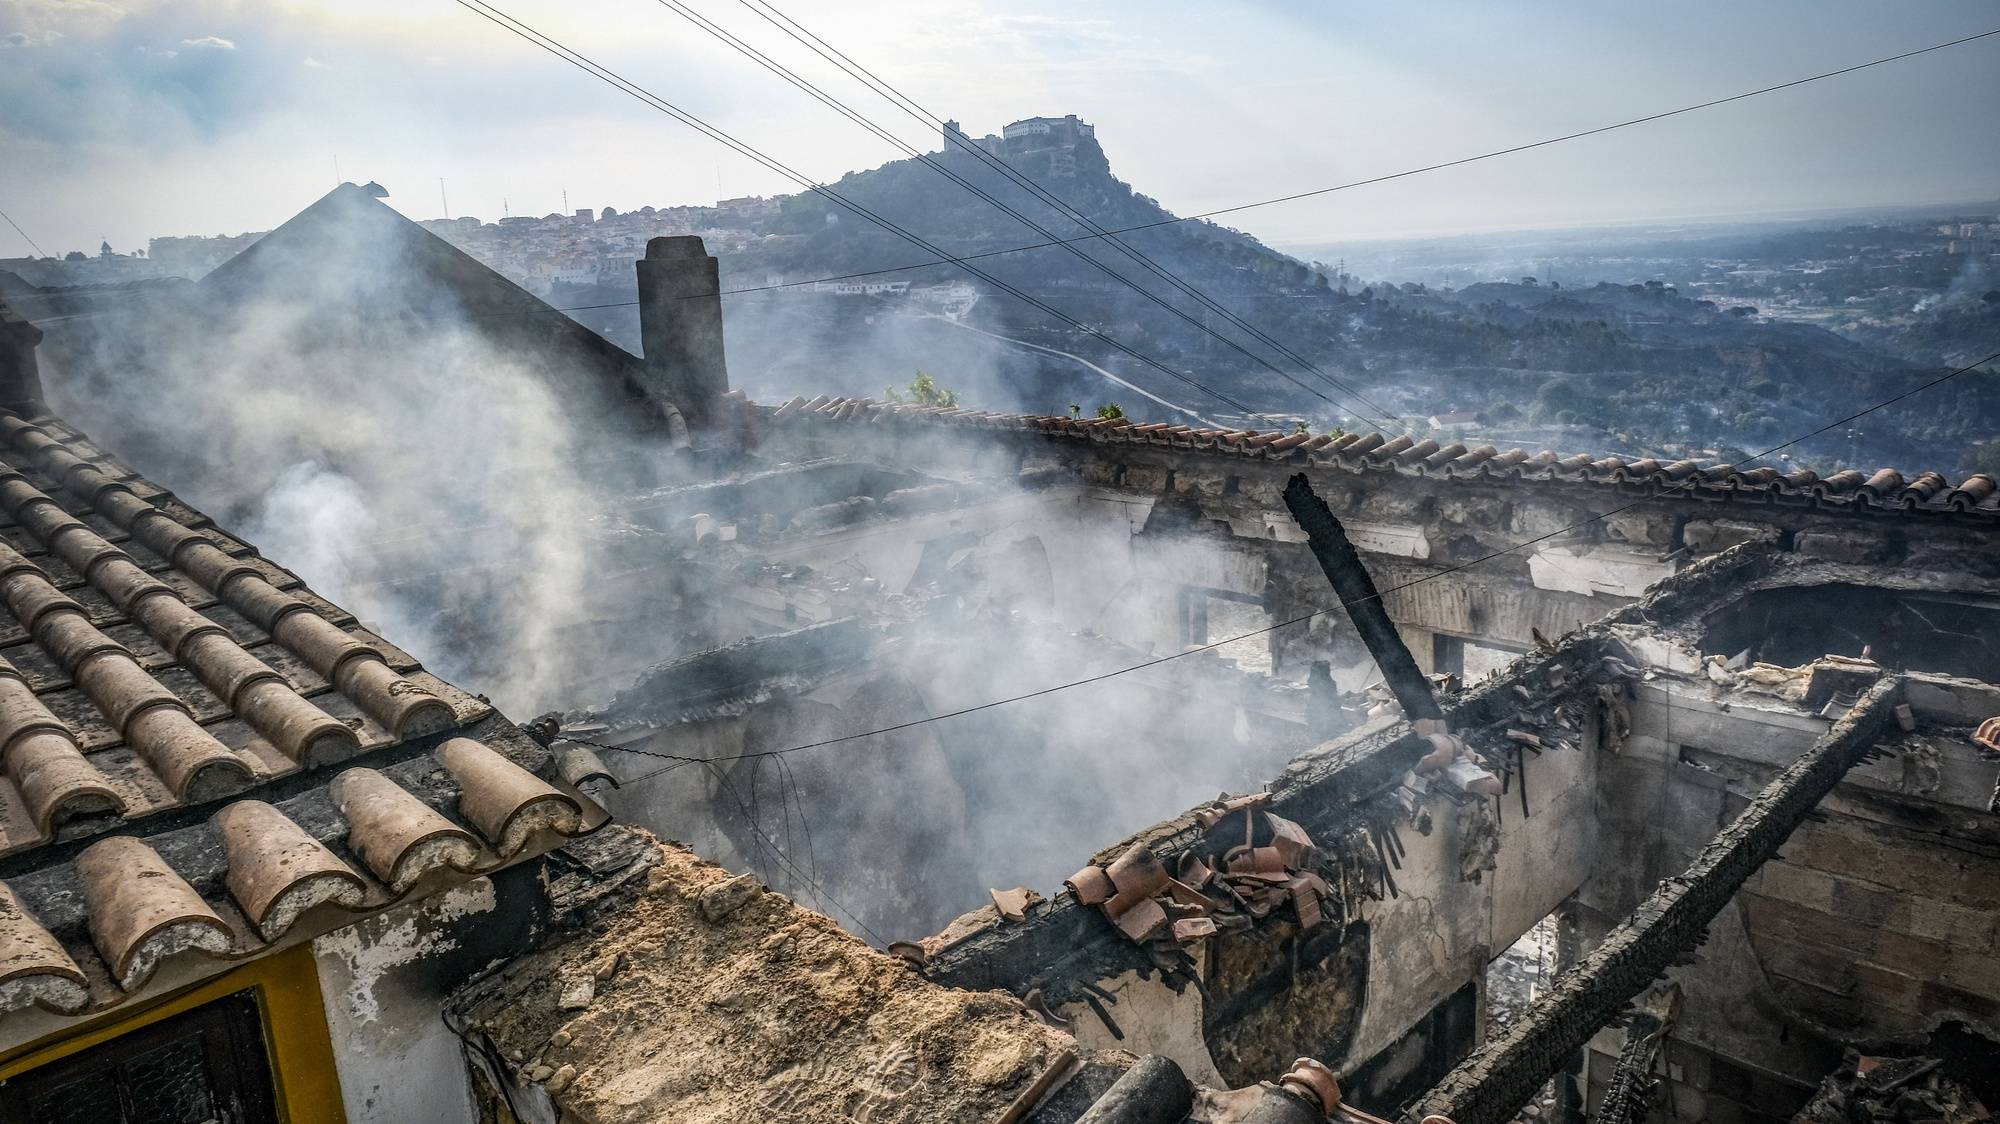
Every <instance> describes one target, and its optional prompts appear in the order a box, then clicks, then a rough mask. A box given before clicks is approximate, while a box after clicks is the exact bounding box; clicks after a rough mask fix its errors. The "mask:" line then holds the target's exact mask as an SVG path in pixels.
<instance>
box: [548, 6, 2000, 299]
mask: <svg viewBox="0 0 2000 1124" xmlns="http://www.w3.org/2000/svg"><path fill="white" fill-rule="evenodd" d="M1996 35H2000V28H1995V29H1993V30H1992V31H1982V32H1980V33H1979V34H1977V35H1967V36H1964V37H1962V38H1958V39H1952V40H1948V41H1946V42H1943V43H1936V44H1933V45H1931V46H1928V47H1920V48H1918V49H1916V50H1914V51H1904V52H1902V53H1901V54H1895V55H1885V56H1883V57H1882V58H1879V59H1870V60H1869V61H1867V62H1863V63H1856V64H1855V65H1853V66H1844V67H1841V68H1840V69H1838V70H1829V71H1825V72H1824V73H1820V74H1814V75H1810V76H1808V77H1805V78H1794V79H1792V80H1791V81H1789V82H1780V83H1778V84H1777V85H1774V86H1763V87H1759V88H1758V89H1755V90H1745V91H1744V92H1742V93H1740V94H1731V95H1729V96H1728V97H1721V98H1712V99H1710V100H1708V101H1704V102H1698V103H1696V104H1694V105H1684V106H1681V107H1680V108H1678V109H1669V110H1664V111H1662V112H1659V113H1649V114H1647V115H1645V116H1644V117H1632V118H1628V119H1626V120H1623V121H1617V122H1613V123H1612V124H1609V125H1599V126H1596V127H1594V128H1589V129H1581V130H1578V131H1577V132H1573V133H1564V134H1562V135H1561V136H1554V137H1545V138H1543V139H1542V140H1538V141H1530V142H1528V143H1526V144H1517V145H1512V146H1509V147H1507V148H1496V149H1494V150H1492V151H1491V152H1481V153H1478V154H1476V155H1472V156H1461V157H1459V158H1457V159H1455V160H1445V161H1441V162H1439V163H1436V164H1425V165H1423V166H1422V167H1417V168H1405V169H1404V170H1402V171H1400V172H1389V173H1386V174H1383V175H1379V176H1370V177H1368V178H1367V179H1359V180H1349V181H1348V182H1346V183H1338V184H1334V185H1332V186H1330V187H1317V188H1313V189H1311V190H1309V191H1297V192H1293V193H1291V194H1289V195H1279V196H1274V197H1272V198H1270V199H1259V200H1257V201H1255V202H1251V203H1238V204H1235V205H1233V206H1229V207H1219V208H1217V209H1215V210H1213V211H1201V212H1199V213H1197V214H1192V215H1175V216H1169V217H1167V218H1164V219H1159V220H1157V221H1155V222H1147V223H1139V224H1137V225H1135V226H1121V227H1117V228H1115V229H1112V230H1107V231H1104V232H1103V233H1101V234H1096V233H1094V234H1081V235H1078V236H1076V237H1074V238H1067V239H1063V241H1065V242H1089V241H1092V240H1094V239H1098V238H1111V237H1115V236H1117V235H1120V234H1132V233H1134V232H1136V231H1141V230H1156V229H1158V228H1160V227H1163V226H1173V225H1175V224H1177V223H1184V222H1196V221H1199V220H1202V219H1212V218H1215V217H1216V216H1217V215H1231V214H1236V213H1237V212H1239V211H1249V210H1254V209H1255V208H1258V207H1269V206H1273V205H1275V204H1278V203H1291V202H1296V201H1298V200H1300V199H1311V198H1314V197H1316V196H1320V195H1331V194H1333V193H1334V192H1337V191H1350V190H1353V189H1354V188H1358V187H1368V186H1371V185H1373V184H1378V183H1389V182H1392V181H1394V180H1400V179H1408V178H1409V177H1411V176H1420V175H1424V174H1426V173H1429V172H1439V171H1443V170H1445V169H1447V168H1457V167H1461V166H1463V165H1466V164H1476V163H1479V162H1480V161H1482V160H1493V159H1496V158H1498V157H1501V156H1512V155H1514V154H1516V153H1521V152H1529V151H1532V150H1534V149H1537V148H1547V147H1549V146H1550V145H1556V144H1562V143H1564V142H1566V141H1573V140H1580V139H1582V138H1584V137H1593V136H1597V135H1599V134H1601V133H1610V132H1616V131H1617V130H1619V129H1629V128H1632V127H1633V126H1635V125H1644V124H1648V123H1650V122H1653V121H1664V120H1666V119H1667V118H1669V117H1679V116H1682V115H1683V114H1688V113H1695V112H1698V111H1700V110H1704V109H1713V108H1715V107H1716V106H1719V105H1728V104H1730V103H1731V102H1739V101H1744V100H1746V99H1749V98H1754V97H1759V96H1762V95H1764V94H1773V93H1777V92H1778V91H1780V90H1789V89H1791V88H1793V87H1794V86H1804V85H1807V84H1809V83H1812V82H1821V81H1825V80H1826V79H1829V78H1838V77H1841V76H1842V75H1846V74H1853V73H1856V72H1857V71H1862V70H1867V69H1869V68H1870V67H1876V66H1883V65H1886V64H1888V63H1892V62H1901V61H1903V60H1904V59H1912V58H1916V57H1917V56H1919V55H1928V54H1931V53H1932V52H1934V51H1942V50H1946V49H1947V48H1951V47H1958V46H1963V45H1964V44H1967V43H1972V42H1976V41H1978V40H1981V39H1989V38H1992V37H1993V36H1996ZM1053 245H1056V243H1054V242H1031V243H1028V244H1026V245H1021V246H1009V247H1006V248H1004V249H999V250H985V251H982V252H980V253H977V254H964V255H961V256H959V257H956V258H951V259H949V260H946V259H939V260H936V261H920V262H910V263H908V264H906V265H892V266H887V267H885V268H882V269H867V270H860V271H857V272H854V273H841V274H834V275H832V276H827V277H815V278H811V279H808V280H804V281H781V282H776V283H773V284H769V285H747V286H744V287H742V288H737V289H723V290H720V295H722V296H726V297H727V296H738V295H740V294H743V293H762V292H768V291H770V290H773V289H792V288H797V287H799V286H802V285H817V284H819V283H821V282H825V281H853V280H858V279H860V278H863V277H879V276H882V275H883V274H886V273H902V272H905V271H908V270H912V269H926V268H929V267H930V266H934V265H956V264H959V263H961V262H968V261H982V260H985V259H987V258H997V257H1003V256H1005V255H1007V254H1020V253H1026V252H1027V251H1029V250H1041V249H1046V248H1048V247H1050V246H1053ZM696 295H698V296H709V295H712V294H707V293H702V294H696ZM637 303H638V302H637V301H619V302H616V303H613V304H601V305H579V306H577V307H575V308H567V309H562V310H561V311H564V312H580V311H583V310H584V309H588V308H629V307H631V306H632V305H635V304H637Z"/></svg>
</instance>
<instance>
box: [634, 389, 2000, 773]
mask: <svg viewBox="0 0 2000 1124" xmlns="http://www.w3.org/2000/svg"><path fill="white" fill-rule="evenodd" d="M1995 361H2000V351H1996V352H1994V353H1993V354H1991V355H1988V356H1987V357H1985V358H1984V359H1980V360H1977V361H1975V362H1973V363H1971V364H1968V365H1967V366H1964V367H1960V368H1958V369H1956V370H1954V371H1951V372H1948V373H1946V374H1943V375H1940V376H1938V377H1937V378H1934V379H1931V380H1930V381H1928V382H1925V383H1922V384H1920V385H1918V386H1915V387H1912V388H1911V389H1909V390H1906V391H1904V392H1903V393H1901V394H1898V395H1896V396H1895V397H1893V398H1887V399H1884V400H1882V401H1880V402H1877V403H1875V404H1874V405H1872V406H1869V407H1867V408H1865V409H1861V410H1856V411H1855V412H1853V413H1851V414H1848V415H1847V416H1845V417H1842V418H1838V419H1836V420H1834V421H1830V422H1827V423H1826V424H1825V425H1822V426H1820V427H1819V428H1818V429H1815V430H1813V431H1811V432H1810V433H1804V434H1800V435H1799V436H1797V437H1794V438H1792V439H1791V440H1789V441H1785V442H1782V443H1780V444H1777V445H1773V446H1771V447H1770V448H1768V449H1765V450H1764V451H1762V452H1760V453H1753V454H1751V455H1750V456H1748V457H1746V458H1744V461H1743V463H1744V464H1748V463H1750V462H1751V461H1759V460H1762V459H1764V458H1765V457H1768V456H1771V455H1772V454H1774V453H1781V452H1783V451H1784V450H1786V449H1789V448H1791V447H1792V446H1794V445H1797V444H1800V443H1801V442H1804V441H1810V440H1811V439H1813V438H1815V437H1818V436H1819V435H1820V434H1822V433H1826V432H1828V431H1830V430H1834V429H1838V428H1840V427H1841V426H1843V425H1846V424H1848V423H1849V422H1852V421H1855V420H1856V419H1858V418H1863V417H1866V416H1867V415H1869V414H1872V413H1874V412H1875V411H1877V410H1881V409H1884V408H1886V407H1889V406H1893V405H1895V404H1896V403H1898V402H1901V401H1903V400H1905V399H1908V398H1913V397H1915V396H1916V395H1919V394H1922V393H1923V392H1924V391H1926V390H1929V389H1931V388H1932V387H1936V386H1939V385H1942V384H1944V383H1947V382H1950V381H1951V380H1952V379H1955V378H1957V377H1959V376H1960V375H1963V374H1966V373H1968V372H1971V371H1976V370H1978V369H1979V368H1981V367H1983V366H1985V365H1986V364H1988V363H1992V362H1995ZM1699 479H1700V477H1699V476H1698V475H1691V476H1689V477H1688V478H1687V479H1685V480H1682V481H1679V482H1678V483H1675V484H1672V485H1670V486H1668V487H1665V488H1662V489H1660V490H1659V491H1658V492H1655V493H1654V494H1652V495H1650V496H1641V497H1639V498H1638V499H1635V500H1632V501H1631V502H1630V503H1623V504H1620V505H1618V506H1617V507H1614V508H1611V509H1610V510H1608V511H1600V512H1598V513H1597V514H1595V515H1592V516H1590V517H1589V518H1586V519H1579V520H1577V521H1576V522H1574V523H1571V524H1569V525H1567V526H1564V527H1558V528H1556V529H1555V530H1553V531H1550V532H1548V533H1547V534H1543V535H1536V536H1535V537H1533V538H1530V539H1523V540H1522V541H1520V542H1517V543H1512V544H1510V545H1508V546H1504V547H1502V548H1500V549H1499V550H1495V551H1492V552H1490V553H1487V554H1482V555H1480V556H1479V557H1477V558H1474V559H1471V560H1470V561H1467V562H1460V563H1458V564H1456V565H1453V566H1447V567H1445V568H1444V569H1442V570H1438V571H1437V572H1435V573H1430V574H1424V575H1423V576H1421V577H1416V578H1412V579H1410V580H1409V581H1406V582H1402V583H1401V584H1398V585H1392V586H1390V587H1388V588H1387V589H1380V590H1377V591H1376V592H1375V595H1374V597H1375V598H1381V597H1385V596H1387V595H1389V594H1391V593H1395V592H1398V591H1400V590H1405V589H1409V588H1411V587H1413V586H1419V585H1422V584H1424V583H1425V582H1430V581H1436V580H1437V579H1439V578H1442V577H1447V576H1449V575H1451V574H1455V573H1458V572H1459V571H1461V570H1467V569H1470V568H1472V567H1474V566H1478V565H1480V564H1482V563H1485V562H1490V561H1492V560H1493V559H1495V558H1499V557H1502V556H1503V555H1508V554H1512V553H1514V552H1515V551H1517V550H1522V549H1525V548H1527V547H1531V546H1534V545H1535V544H1537V543H1543V542H1547V541H1548V540H1550V539H1553V538H1556V537H1558V536H1561V535H1565V534H1568V533H1569V532H1571V531H1574V530H1576V529H1578V528H1579V527H1587V526H1589V525H1590V524H1592V523H1595V522H1598V521H1599V520H1602V519H1608V518H1610V517H1611V516H1613V515H1616V514H1618V513H1619V512H1621V511H1629V510H1631V509H1632V508H1634V507H1637V506H1639V505H1640V504H1642V503H1647V502H1650V501H1652V500H1656V499H1664V498H1665V497H1667V496H1671V495H1673V494H1674V493H1676V492H1680V491H1683V490H1686V489H1688V488H1691V487H1693V486H1694V484H1695V482H1696V481H1697V480H1699ZM1363 600H1370V598H1357V599H1355V600H1353V601H1340V602H1336V603H1335V604H1333V605H1331V606H1329V607H1327V608H1324V609H1315V610H1313V611H1312V612H1309V613H1303V614H1301V615H1299V616H1296V617H1291V618H1288V619H1286V620H1282V621H1279V622H1277V623H1276V624H1272V625H1267V626H1265V627H1263V628H1257V629H1252V630H1250V631H1249V632H1244V633H1240V634H1238V635H1235V636H1230V637H1226V638H1224V639H1221V640H1213V641H1210V642H1208V643H1206V644H1201V645H1198V646H1195V647H1191V648H1187V649H1185V650H1183V651H1179V652H1172V653H1169V654H1167V655H1164V656H1157V657H1155V658H1153V659H1149V660H1144V661H1141V662H1139V663H1135V664H1130V665H1128V666H1125V667H1120V668H1114V669H1112V670H1110V671H1106V672H1102V673H1100V674H1097V675H1091V676H1087V677H1085V678H1082V679H1072V680H1068V681H1066V682H1062V683H1055V684H1052V685H1050V686H1047V687H1039V688H1037V689H1035V690H1032V691H1026V692H1023V693H1021V694H1018V695H1009V696H1007V697H1005V698H999V699H992V700H989V701H987V702H983V703H976V704H974V705H972V706H966V707H960V708H958V709H957V710H948V711H945V712H944V713H942V714H932V715H927V716H925V717H923V718H913V719H911V720H909V721H908V722H898V723H895V724H894V725H889V726H880V727H877V728H875V729H872V730H862V731H859V732H857V733H852V734H842V735H840V736H838V737H832V738H822V739H820V740H819V741H813V742H806V743H803V744H801V745H794V746H788V747H786V748H784V749H767V750H759V751H757V752H754V753H738V754H730V755H726V756H722V757H706V758H703V757H676V756H674V755H672V754H660V753H654V752H651V751H647V750H629V751H627V752H635V753H642V754H644V755H646V756H650V757H666V758H669V759H670V760H671V761H672V762H673V763H672V764H669V765H666V766H663V767H661V768H658V769H654V770H651V771H650V772H645V773H641V774H639V775H638V776H635V777H632V778H630V779H629V780H626V781H624V782H622V783H624V784H637V783H639V782H640V781H644V780H647V779H649V778H652V777H656V776H659V775H661V774H663V773H668V772H672V771H673V770H674V769H676V768H679V767H680V766H681V765H688V764H714V763H718V762H729V761H747V760H751V759H753V758H760V757H783V756H787V755H790V754H794V753H804V752H806V751H808V750H815V749H824V748H826V747H828V746H835V745H842V744H845V743H848V742H854V741H860V740H861V739H863V738H872V737H877V736H879V735H882V734H893V733H898V732H900V731H903V730H909V729H914V728H916V727H918V726H926V725H929V724H930V723H933V722H943V721H945V720H946V719H950V718H961V717H964V716H965V715H968V714H977V713H979V712H980V711H984V710H992V709H994V708H996V707H1002V706H1008V705H1011V704H1013V703H1018V702H1026V701H1028V700H1030V699H1038V698H1042V697H1044V696H1046V695H1053V694H1056V693H1058V692H1060V691H1067V690H1070V689H1072V688H1076V687H1086V686H1089V685H1091V684H1093V683H1102V682H1104V681H1105V680H1107V679H1116V678H1118V677H1119V676H1122V675H1130V674H1131V673H1133V672H1135V671H1144V670H1146V669H1147V668H1150V667H1158V666H1160V665H1161V664H1164V663H1171V662H1173V661H1174V660H1178V659H1183V658H1185V657H1187V656H1194V655H1200V654H1201V653H1203V652H1212V651H1214V650H1215V649H1217V648H1220V647H1222V646H1224V645H1226V644H1234V643H1236V642H1237V641H1239V640H1249V639H1251V638H1252V637H1257V636H1263V635H1266V634H1268V633H1272V632H1276V631H1278V630H1279V629H1281V628H1289V627H1291V626H1292V625H1295V624H1303V623H1305V622H1307V621H1310V620H1312V619H1313V618H1315V617H1321V616H1325V615H1327V614H1328V613H1331V612H1333V611H1335V610H1336V609H1344V608H1346V607H1347V606H1349V605H1353V604H1358V603H1359V602H1360V601H1363ZM603 748H606V749H622V748H623V747H621V746H615V745H609V744H606V745H604V746H603Z"/></svg>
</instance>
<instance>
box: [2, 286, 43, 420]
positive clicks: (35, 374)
mask: <svg viewBox="0 0 2000 1124" xmlns="http://www.w3.org/2000/svg"><path fill="white" fill-rule="evenodd" d="M41 342H42V330H41V329H40V328H37V327H35V325H34V324H33V323H31V322H29V321H28V320H26V319H23V318H22V317H20V316H18V315H16V314H15V313H14V311H13V310H12V309H10V308H8V307H7V306H6V305H4V304H0V409H6V410H13V411H15V412H16V413H20V414H33V413H36V412H38V411H39V410H40V409H41V408H42V375H41V369H40V368H39V367H38V366H37V365H36V363H35V347H36V345H38V344H40V343H41Z"/></svg>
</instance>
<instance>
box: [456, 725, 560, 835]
mask: <svg viewBox="0 0 2000 1124" xmlns="http://www.w3.org/2000/svg"><path fill="white" fill-rule="evenodd" d="M438 760H440V761H441V762H443V763H444V767H445V768H446V769H448V770H450V771H451V775H452V777H453V778H454V779H455V780H457V781H458V785H459V790H460V793H461V795H460V796H459V805H458V808H459V812H460V813H461V814H462V815H464V816H465V818H466V819H468V820H471V821H472V824H473V826H474V827H477V828H478V829H479V832H480V834H482V835H484V836H486V838H487V840H488V842H491V843H493V844H494V845H495V846H497V847H498V848H499V849H500V850H502V851H513V850H517V849H519V847H520V845H521V842H522V841H523V840H525V839H526V838H527V837H528V836H529V835H530V834H532V833H533V832H535V831H537V830H540V829H543V828H553V829H554V830H555V831H557V832H558V833H560V834H563V835H572V834H575V832H576V830H577V823H578V820H579V819H580V817H581V816H582V814H583V809H582V808H581V807H579V806H578V805H577V802H576V801H575V800H574V799H573V798H571V797H570V796H568V795H566V794H564V793H562V792H559V791H557V790H556V789H555V787H554V786H552V785H550V784H549V783H548V782H547V781H544V780H542V779H541V778H540V777H537V776H536V775H535V774H533V773H530V772H529V771H527V770H526V769H523V768H521V767H520V766H519V765H516V764H514V763H513V762H512V761H509V760H507V759H506V758H505V757H502V756H500V755H499V754H497V753H495V752H493V751H492V750H490V749H488V748H486V747H485V746H483V745H481V744H479V743H478V742H476V741H473V740H472V739H471V738H452V739H450V740H449V741H447V742H445V743H444V744H443V745H442V746H439V747H438Z"/></svg>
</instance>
